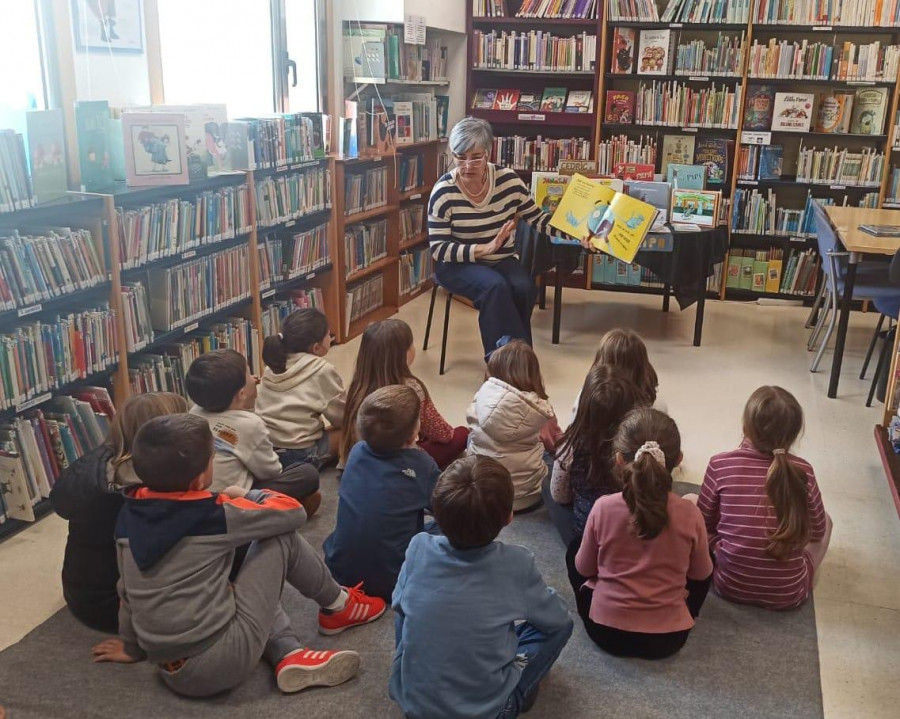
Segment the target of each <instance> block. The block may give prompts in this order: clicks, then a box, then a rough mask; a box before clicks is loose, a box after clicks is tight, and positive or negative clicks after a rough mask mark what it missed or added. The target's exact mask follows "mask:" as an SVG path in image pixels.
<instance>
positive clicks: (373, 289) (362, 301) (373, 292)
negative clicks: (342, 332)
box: [345, 273, 384, 331]
mask: <svg viewBox="0 0 900 719" xmlns="http://www.w3.org/2000/svg"><path fill="white" fill-rule="evenodd" d="M346 301H347V303H346V306H345V307H346V317H345V321H346V329H347V331H349V329H350V323H351V322H355V321H356V320H358V319H359V318H360V317H363V316H364V315H367V314H369V313H370V312H374V311H375V310H377V309H378V308H379V307H381V306H383V305H384V275H382V274H380V273H378V274H376V275H374V276H373V277H370V278H369V279H366V280H363V281H362V282H360V283H359V284H356V285H353V286H352V287H348V288H347V297H346Z"/></svg>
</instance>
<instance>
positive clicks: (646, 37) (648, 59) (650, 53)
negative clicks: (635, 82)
mask: <svg viewBox="0 0 900 719" xmlns="http://www.w3.org/2000/svg"><path fill="white" fill-rule="evenodd" d="M671 59H672V31H671V30H641V37H640V43H639V45H638V53H637V63H636V64H637V73H638V75H668V74H669V71H670V65H671Z"/></svg>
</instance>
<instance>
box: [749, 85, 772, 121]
mask: <svg viewBox="0 0 900 719" xmlns="http://www.w3.org/2000/svg"><path fill="white" fill-rule="evenodd" d="M774 105H775V87H774V86H773V85H751V86H750V88H749V89H748V91H747V104H746V105H745V106H744V129H745V130H769V129H771V127H772V111H773V109H774Z"/></svg>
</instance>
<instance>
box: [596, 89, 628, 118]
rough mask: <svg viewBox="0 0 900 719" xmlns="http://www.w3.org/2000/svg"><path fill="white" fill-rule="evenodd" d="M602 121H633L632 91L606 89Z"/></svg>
mask: <svg viewBox="0 0 900 719" xmlns="http://www.w3.org/2000/svg"><path fill="white" fill-rule="evenodd" d="M603 121H604V122H614V123H620V124H623V125H630V124H631V123H632V122H634V91H633V90H607V91H606V109H605V111H604V113H603Z"/></svg>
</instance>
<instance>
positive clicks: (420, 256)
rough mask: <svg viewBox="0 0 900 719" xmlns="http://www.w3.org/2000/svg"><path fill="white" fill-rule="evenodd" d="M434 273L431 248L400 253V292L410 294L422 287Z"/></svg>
mask: <svg viewBox="0 0 900 719" xmlns="http://www.w3.org/2000/svg"><path fill="white" fill-rule="evenodd" d="M432 273H433V269H432V258H431V250H430V249H429V248H428V247H423V248H422V249H420V250H413V251H412V252H404V253H403V254H401V255H400V294H401V295H409V294H412V293H413V292H415V291H416V290H417V289H419V288H420V287H422V286H423V285H424V284H425V283H426V282H428V280H429V279H430V278H431V275H432Z"/></svg>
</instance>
